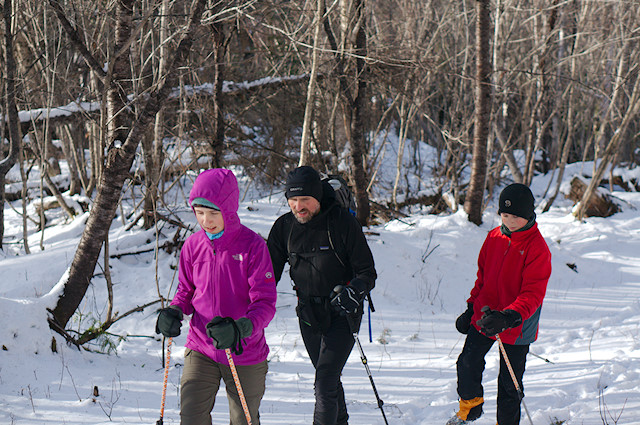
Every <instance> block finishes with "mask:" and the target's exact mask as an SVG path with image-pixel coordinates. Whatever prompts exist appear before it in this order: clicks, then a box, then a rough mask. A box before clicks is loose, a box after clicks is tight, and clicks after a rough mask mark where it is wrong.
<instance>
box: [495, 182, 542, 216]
mask: <svg viewBox="0 0 640 425" xmlns="http://www.w3.org/2000/svg"><path fill="white" fill-rule="evenodd" d="M534 202H535V198H534V197H533V193H531V190H530V189H529V188H528V187H527V186H525V185H523V184H521V183H513V184H510V185H509V186H507V187H505V188H504V190H503V191H502V193H500V203H499V205H498V214H501V213H508V214H513V215H517V216H518V217H522V218H526V219H527V220H531V219H532V218H533V217H535V213H534V212H533V210H534V208H535V207H534V205H533V203H534Z"/></svg>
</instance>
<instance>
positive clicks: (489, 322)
mask: <svg viewBox="0 0 640 425" xmlns="http://www.w3.org/2000/svg"><path fill="white" fill-rule="evenodd" d="M482 312H483V313H484V314H483V315H482V317H481V318H480V320H478V321H477V322H476V324H477V325H478V326H480V330H481V331H482V333H483V334H485V335H486V336H494V335H497V334H499V333H500V332H503V331H505V330H507V329H509V328H515V327H517V326H520V324H521V323H522V316H521V315H520V313H518V312H517V311H515V310H503V311H497V310H491V309H490V308H489V306H488V305H485V306H484V307H482Z"/></svg>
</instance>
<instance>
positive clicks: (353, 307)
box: [331, 279, 366, 314]
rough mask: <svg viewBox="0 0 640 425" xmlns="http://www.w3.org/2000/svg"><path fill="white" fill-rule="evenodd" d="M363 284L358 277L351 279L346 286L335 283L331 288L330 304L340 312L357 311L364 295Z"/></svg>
mask: <svg viewBox="0 0 640 425" xmlns="http://www.w3.org/2000/svg"><path fill="white" fill-rule="evenodd" d="M365 285H366V284H365V283H364V282H363V281H361V280H359V279H353V280H352V281H351V282H350V283H349V284H348V285H347V286H343V285H337V286H336V287H335V288H333V296H332V297H331V305H332V306H333V308H334V309H335V310H337V311H339V312H341V313H343V312H344V313H346V314H355V313H357V312H358V311H359V310H360V306H361V305H362V300H363V299H364V296H365V295H366V290H365V287H366V286H365Z"/></svg>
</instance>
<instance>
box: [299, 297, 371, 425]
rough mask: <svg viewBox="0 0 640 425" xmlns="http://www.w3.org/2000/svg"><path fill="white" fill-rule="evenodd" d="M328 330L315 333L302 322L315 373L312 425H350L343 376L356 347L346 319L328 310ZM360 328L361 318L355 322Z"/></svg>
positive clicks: (301, 330)
mask: <svg viewBox="0 0 640 425" xmlns="http://www.w3.org/2000/svg"><path fill="white" fill-rule="evenodd" d="M326 314H328V315H330V317H331V321H330V324H329V326H328V328H327V329H324V330H318V329H314V328H312V327H311V326H309V324H307V323H305V322H304V321H302V320H300V321H299V323H300V332H301V333H302V339H303V341H304V345H305V347H306V349H307V353H309V357H310V358H311V363H313V367H314V368H315V369H316V376H315V384H314V386H315V396H316V404H315V409H314V411H313V425H347V420H348V418H349V415H348V414H347V405H346V403H345V399H344V390H343V388H342V382H340V375H341V374H342V369H343V368H344V365H345V363H346V362H347V358H348V357H349V354H350V353H351V349H352V348H353V345H354V339H353V333H352V332H351V329H350V328H349V323H348V321H347V319H346V317H344V316H340V315H339V314H338V313H337V312H335V311H333V310H332V309H329V310H327V311H326ZM355 322H356V325H359V322H360V320H359V318H358V320H356V321H355Z"/></svg>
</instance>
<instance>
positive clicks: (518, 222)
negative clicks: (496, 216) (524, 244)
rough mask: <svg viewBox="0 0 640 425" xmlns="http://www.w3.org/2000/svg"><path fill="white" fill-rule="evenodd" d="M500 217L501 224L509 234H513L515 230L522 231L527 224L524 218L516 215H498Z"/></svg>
mask: <svg viewBox="0 0 640 425" xmlns="http://www.w3.org/2000/svg"><path fill="white" fill-rule="evenodd" d="M500 217H502V224H504V225H505V226H507V229H509V230H510V231H511V232H515V231H516V230H520V229H522V228H523V227H524V226H525V225H526V224H527V223H528V222H529V220H527V219H526V218H522V217H518V216H517V215H513V214H509V213H505V212H503V213H500Z"/></svg>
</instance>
